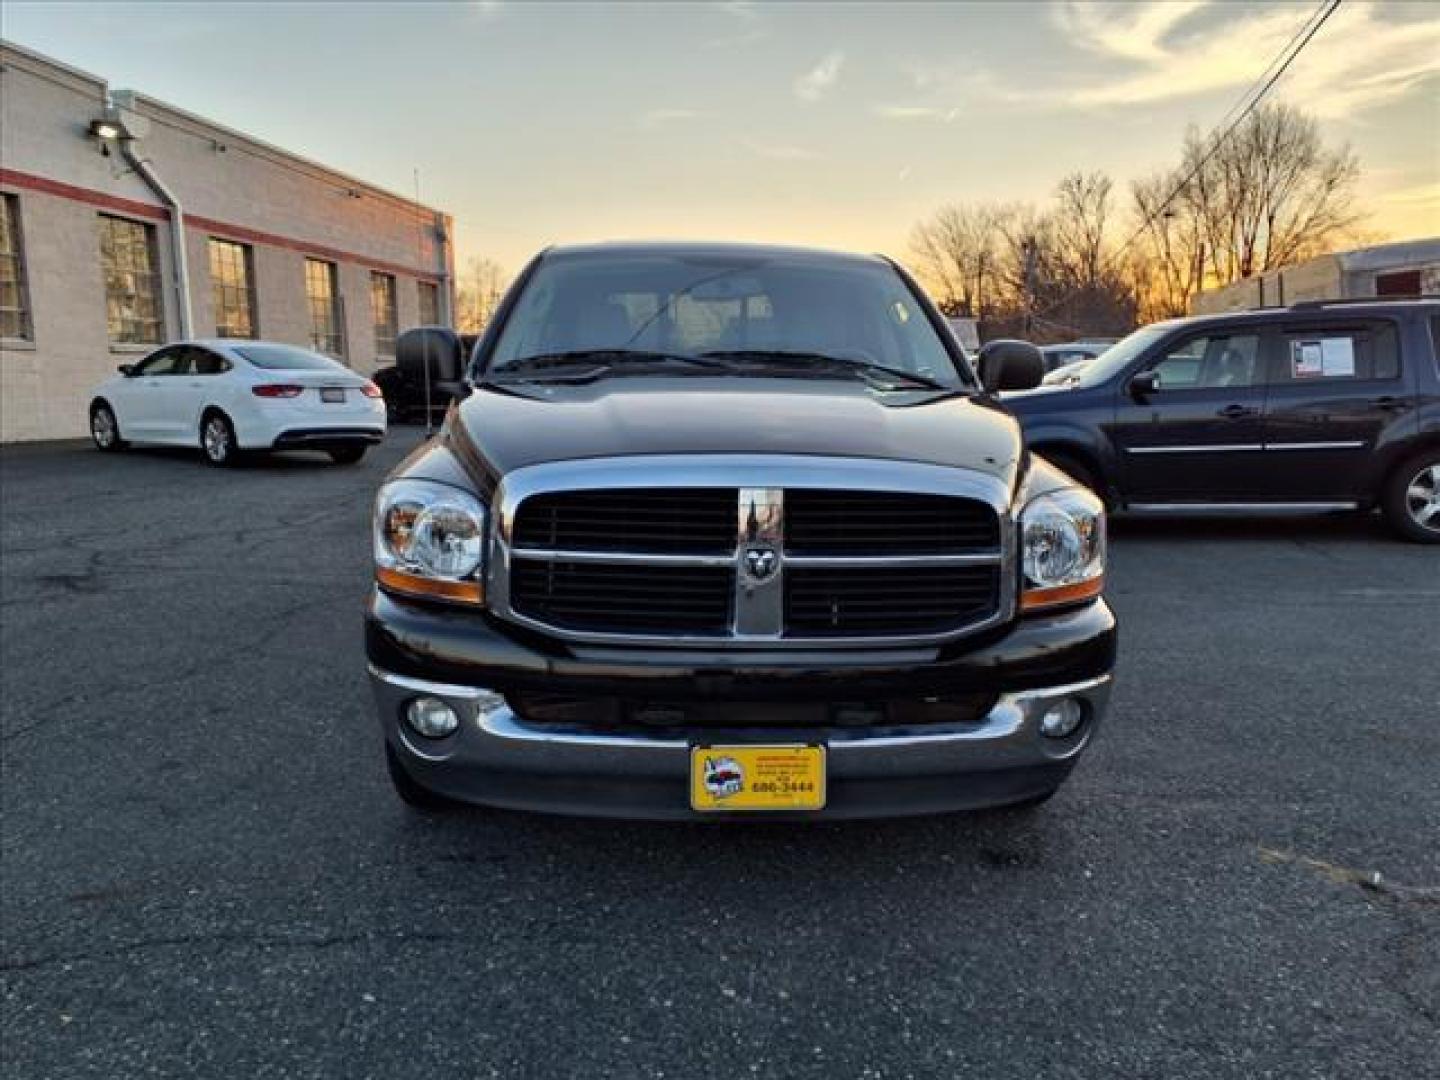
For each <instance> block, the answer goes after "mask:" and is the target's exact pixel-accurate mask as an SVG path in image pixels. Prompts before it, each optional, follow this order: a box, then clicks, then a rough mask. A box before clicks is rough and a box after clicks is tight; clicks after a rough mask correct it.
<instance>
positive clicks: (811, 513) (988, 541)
mask: <svg viewBox="0 0 1440 1080" xmlns="http://www.w3.org/2000/svg"><path fill="white" fill-rule="evenodd" d="M999 543H1000V522H999V519H998V518H997V517H996V515H995V511H994V510H993V509H991V508H990V506H988V505H987V504H986V503H983V502H980V501H978V500H976V499H962V498H955V497H953V496H949V495H928V494H921V493H912V492H889V491H831V490H809V489H799V490H792V491H787V492H786V493H785V550H786V552H787V553H793V554H796V555H957V554H966V553H972V552H977V551H988V550H993V549H995V548H996V547H998V546H999Z"/></svg>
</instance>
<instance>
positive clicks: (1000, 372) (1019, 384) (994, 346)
mask: <svg viewBox="0 0 1440 1080" xmlns="http://www.w3.org/2000/svg"><path fill="white" fill-rule="evenodd" d="M1044 377H1045V357H1044V355H1043V354H1042V353H1041V352H1040V350H1039V349H1037V348H1036V347H1035V346H1034V345H1032V344H1030V342H1028V341H1018V340H1016V339H1014V338H997V339H996V340H995V341H987V342H986V343H985V344H984V345H982V346H980V382H981V383H982V384H983V385H984V387H985V389H986V390H989V391H990V392H991V393H992V394H993V393H994V392H995V391H997V390H1030V389H1033V388H1034V387H1037V386H1039V385H1040V380H1041V379H1043V378H1044Z"/></svg>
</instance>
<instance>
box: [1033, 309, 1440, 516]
mask: <svg viewBox="0 0 1440 1080" xmlns="http://www.w3.org/2000/svg"><path fill="white" fill-rule="evenodd" d="M1437 343H1440V300H1433V299H1420V300H1394V301H1374V300H1371V301H1364V302H1356V301H1328V302H1316V303H1301V304H1295V305H1293V306H1291V307H1288V308H1269V309H1261V310H1256V311H1244V312H1234V313H1229V314H1224V315H1211V316H1200V317H1195V318H1189V319H1175V320H1173V321H1170V322H1163V323H1156V324H1154V325H1152V326H1147V327H1144V328H1142V329H1140V330H1137V331H1135V333H1133V334H1131V335H1130V336H1129V337H1127V338H1125V339H1124V340H1123V341H1121V342H1119V343H1118V344H1116V345H1114V346H1112V347H1111V348H1110V350H1109V351H1107V352H1106V353H1104V354H1103V355H1102V356H1100V357H1099V358H1098V359H1096V360H1095V361H1094V362H1093V363H1091V364H1090V365H1089V366H1088V367H1086V368H1085V369H1084V370H1083V372H1082V373H1081V374H1080V375H1079V376H1078V378H1077V380H1076V381H1075V382H1073V383H1072V384H1070V385H1069V386H1066V387H1044V388H1040V389H1036V390H1028V391H1021V392H1018V393H1013V394H1007V395H1005V404H1006V406H1007V407H1008V408H1009V409H1010V410H1011V411H1013V412H1014V413H1015V414H1016V416H1018V417H1019V418H1020V421H1021V423H1022V425H1023V426H1024V429H1025V435H1026V439H1027V441H1028V443H1029V445H1030V448H1031V449H1032V450H1035V451H1036V452H1038V453H1040V454H1041V455H1043V456H1044V457H1046V458H1048V459H1049V460H1050V461H1051V462H1053V463H1054V464H1056V465H1058V466H1059V467H1060V468H1062V469H1064V470H1065V471H1067V472H1069V473H1070V474H1071V475H1072V476H1074V477H1075V478H1076V479H1079V480H1081V481H1082V482H1084V483H1086V484H1088V485H1089V486H1090V487H1092V488H1093V489H1095V490H1096V491H1097V492H1099V493H1100V494H1101V495H1102V496H1104V498H1105V499H1106V501H1107V502H1109V503H1110V504H1111V505H1112V506H1114V507H1116V508H1120V509H1132V510H1180V511H1184V510H1205V511H1213V510H1229V511H1234V512H1241V513H1254V512H1258V511H1263V510H1269V509H1282V510H1283V509H1288V510H1314V511H1325V510H1342V509H1357V510H1368V509H1373V508H1376V507H1379V508H1380V509H1381V510H1383V511H1384V514H1385V517H1386V518H1387V519H1388V520H1389V522H1390V523H1391V524H1392V525H1393V526H1394V527H1395V528H1396V529H1397V530H1398V531H1399V532H1400V533H1401V534H1403V535H1404V536H1406V537H1408V538H1410V539H1412V540H1417V541H1421V542H1426V543H1440V365H1437V351H1440V345H1437Z"/></svg>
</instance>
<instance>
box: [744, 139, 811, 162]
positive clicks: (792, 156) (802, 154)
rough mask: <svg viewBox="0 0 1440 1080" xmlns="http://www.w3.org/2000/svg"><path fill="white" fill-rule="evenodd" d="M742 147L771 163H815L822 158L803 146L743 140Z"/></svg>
mask: <svg viewBox="0 0 1440 1080" xmlns="http://www.w3.org/2000/svg"><path fill="white" fill-rule="evenodd" d="M740 145H741V146H743V147H745V149H746V150H749V151H750V152H751V153H752V154H754V155H755V156H756V157H762V158H768V159H769V160H771V161H814V160H816V159H817V158H818V157H819V156H820V155H819V154H817V153H815V151H813V150H807V149H806V148H805V147H803V146H792V145H788V144H777V143H762V142H757V141H756V140H754V139H741V140H740Z"/></svg>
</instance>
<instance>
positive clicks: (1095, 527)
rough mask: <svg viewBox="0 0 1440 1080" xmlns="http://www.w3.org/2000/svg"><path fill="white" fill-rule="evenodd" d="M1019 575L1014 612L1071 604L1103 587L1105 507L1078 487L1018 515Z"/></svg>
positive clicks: (1057, 493) (1032, 504)
mask: <svg viewBox="0 0 1440 1080" xmlns="http://www.w3.org/2000/svg"><path fill="white" fill-rule="evenodd" d="M1020 545H1021V552H1022V556H1023V567H1024V574H1025V581H1024V588H1023V589H1022V591H1021V594H1020V609H1021V610H1022V611H1035V610H1037V609H1040V608H1047V607H1055V606H1057V605H1060V604H1073V603H1075V602H1076V601H1079V600H1089V599H1091V598H1093V597H1096V596H1099V595H1100V593H1101V592H1102V591H1103V590H1104V588H1105V506H1104V504H1103V503H1101V501H1100V500H1099V499H1098V498H1096V497H1095V496H1094V495H1093V494H1091V493H1090V492H1089V491H1086V490H1085V489H1084V488H1062V489H1061V490H1059V491H1052V492H1049V493H1048V494H1045V495H1041V496H1039V497H1038V498H1035V499H1033V500H1032V501H1031V502H1030V503H1029V504H1027V505H1026V507H1025V509H1024V510H1022V511H1021V512H1020Z"/></svg>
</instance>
